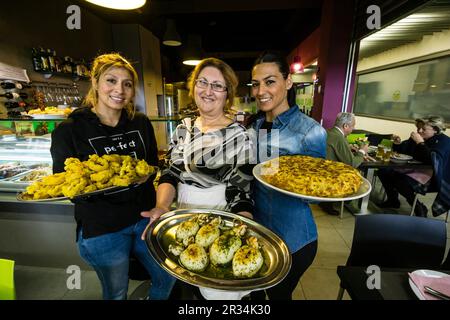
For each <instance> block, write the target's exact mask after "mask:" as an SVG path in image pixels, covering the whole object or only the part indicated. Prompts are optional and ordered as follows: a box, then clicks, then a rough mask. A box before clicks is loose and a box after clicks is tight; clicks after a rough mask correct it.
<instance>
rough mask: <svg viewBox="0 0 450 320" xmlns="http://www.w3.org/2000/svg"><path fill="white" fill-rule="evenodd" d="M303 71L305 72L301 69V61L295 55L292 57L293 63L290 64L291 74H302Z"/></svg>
mask: <svg viewBox="0 0 450 320" xmlns="http://www.w3.org/2000/svg"><path fill="white" fill-rule="evenodd" d="M303 71H305V68H304V67H303V63H302V59H301V58H300V56H298V55H297V56H295V57H294V62H292V64H291V73H293V74H296V73H302V72H303Z"/></svg>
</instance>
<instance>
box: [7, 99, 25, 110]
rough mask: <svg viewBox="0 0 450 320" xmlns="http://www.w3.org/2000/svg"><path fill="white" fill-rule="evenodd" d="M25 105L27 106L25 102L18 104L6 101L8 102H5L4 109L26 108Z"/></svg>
mask: <svg viewBox="0 0 450 320" xmlns="http://www.w3.org/2000/svg"><path fill="white" fill-rule="evenodd" d="M26 105H27V104H26V103H25V102H23V101H19V102H15V101H14V102H12V101H8V102H5V107H6V108H7V109H16V108H24V107H26Z"/></svg>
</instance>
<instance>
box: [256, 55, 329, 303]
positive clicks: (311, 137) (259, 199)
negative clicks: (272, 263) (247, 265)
mask: <svg viewBox="0 0 450 320" xmlns="http://www.w3.org/2000/svg"><path fill="white" fill-rule="evenodd" d="M292 84H293V83H292V79H291V77H290V75H289V65H288V64H287V62H286V60H285V59H284V58H282V57H281V56H280V55H279V54H277V53H270V52H266V53H264V54H263V55H261V56H260V57H259V58H258V59H257V60H256V62H255V64H254V66H253V70H252V94H253V95H254V96H255V98H256V101H257V104H258V107H259V110H260V115H259V116H258V117H257V119H256V121H255V122H254V124H253V129H254V130H255V132H254V133H255V134H256V136H257V139H258V140H257V141H258V162H263V161H266V160H268V159H272V158H276V157H278V156H282V155H295V154H300V155H307V156H312V157H320V158H325V152H326V131H325V129H324V128H322V127H321V126H320V124H318V123H317V122H316V121H315V120H313V119H312V118H310V117H308V116H306V115H304V114H303V113H302V112H300V109H299V108H298V106H296V105H293V106H292V107H291V108H290V107H289V103H288V92H289V90H291V88H292ZM292 90H293V88H292ZM277 140H278V141H277ZM253 198H254V201H255V212H254V219H255V220H256V221H257V222H259V223H261V224H263V225H264V226H266V227H268V228H269V229H271V230H273V231H274V232H276V233H277V234H278V235H279V236H281V238H282V239H283V240H284V241H285V242H286V244H287V245H288V247H289V251H290V253H291V256H292V267H291V270H290V271H289V273H288V275H287V276H286V278H285V279H284V280H283V281H282V282H280V283H279V284H278V285H276V286H274V287H272V288H270V289H268V290H266V293H267V295H268V297H269V299H271V300H275V299H283V300H291V299H292V292H293V291H294V289H295V287H296V286H297V283H298V281H299V280H300V277H301V276H302V274H303V273H304V272H305V271H306V269H308V267H309V266H310V265H311V264H312V262H313V260H314V257H315V255H316V252H317V227H316V224H315V222H314V218H313V216H312V212H311V209H310V207H309V205H308V203H307V202H306V201H303V200H302V199H300V198H295V197H291V196H288V195H285V194H283V193H280V192H277V191H275V190H272V189H268V188H267V187H265V186H264V185H262V184H261V183H259V182H257V181H256V182H255V184H254V189H253ZM259 292H261V291H259ZM252 297H253V298H256V299H258V298H263V296H262V295H261V294H258V292H254V293H253V294H252Z"/></svg>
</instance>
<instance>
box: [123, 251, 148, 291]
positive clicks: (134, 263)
mask: <svg viewBox="0 0 450 320" xmlns="http://www.w3.org/2000/svg"><path fill="white" fill-rule="evenodd" d="M128 278H129V279H131V280H138V281H143V282H142V283H141V284H140V285H139V286H138V287H137V288H136V289H134V290H133V292H132V293H131V294H130V295H129V297H128V299H129V300H148V299H149V297H148V292H149V290H150V286H151V277H150V275H149V274H148V272H147V269H145V267H144V266H143V265H142V263H141V262H140V261H139V260H138V259H137V258H136V257H135V256H134V254H132V253H131V254H130V259H129V267H128Z"/></svg>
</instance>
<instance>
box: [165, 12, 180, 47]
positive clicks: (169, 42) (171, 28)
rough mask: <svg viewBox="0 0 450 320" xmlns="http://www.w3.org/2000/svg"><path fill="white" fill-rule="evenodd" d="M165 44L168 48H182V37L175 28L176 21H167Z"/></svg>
mask: <svg viewBox="0 0 450 320" xmlns="http://www.w3.org/2000/svg"><path fill="white" fill-rule="evenodd" d="M163 44H164V45H166V46H171V47H177V46H181V37H180V35H179V34H178V32H177V29H176V28H175V21H174V20H172V19H168V20H167V27H166V33H164V37H163Z"/></svg>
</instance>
